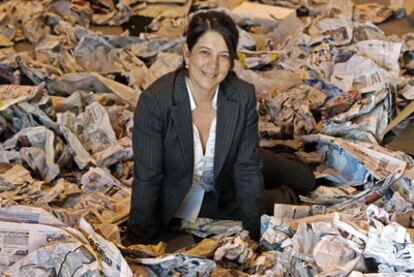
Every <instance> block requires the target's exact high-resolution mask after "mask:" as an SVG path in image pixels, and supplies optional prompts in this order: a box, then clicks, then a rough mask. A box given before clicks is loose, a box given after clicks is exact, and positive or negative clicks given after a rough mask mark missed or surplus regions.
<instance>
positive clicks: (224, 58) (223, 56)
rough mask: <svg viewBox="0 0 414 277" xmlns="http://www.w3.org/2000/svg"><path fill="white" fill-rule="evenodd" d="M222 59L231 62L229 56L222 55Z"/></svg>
mask: <svg viewBox="0 0 414 277" xmlns="http://www.w3.org/2000/svg"><path fill="white" fill-rule="evenodd" d="M220 58H222V59H223V60H229V59H230V56H229V55H227V54H223V55H220Z"/></svg>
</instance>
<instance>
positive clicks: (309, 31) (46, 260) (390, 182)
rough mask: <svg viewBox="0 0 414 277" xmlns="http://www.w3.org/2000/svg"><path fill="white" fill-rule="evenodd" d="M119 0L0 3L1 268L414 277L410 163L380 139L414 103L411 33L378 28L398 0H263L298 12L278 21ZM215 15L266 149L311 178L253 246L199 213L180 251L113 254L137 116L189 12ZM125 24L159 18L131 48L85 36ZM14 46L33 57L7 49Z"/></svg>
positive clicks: (21, 272) (170, 63)
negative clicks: (283, 149)
mask: <svg viewBox="0 0 414 277" xmlns="http://www.w3.org/2000/svg"><path fill="white" fill-rule="evenodd" d="M116 2H117V3H116V5H113V3H112V1H111V0H95V1H86V0H72V1H63V0H61V1H52V0H41V1H27V0H15V1H3V2H2V3H0V47H1V48H0V80H1V84H2V85H0V205H1V208H0V221H1V224H0V225H1V226H0V238H1V239H0V274H2V275H6V276H28V275H29V274H30V275H33V276H52V275H53V276H54V275H58V276H81V275H82V276H85V275H88V276H96V275H104V276H132V275H133V274H136V275H140V274H142V275H143V276H206V275H212V276H245V275H253V276H315V275H317V276H347V275H350V276H358V277H359V276H365V275H364V274H366V276H375V275H371V274H369V273H372V272H380V273H381V274H382V275H377V276H388V274H392V273H393V274H395V273H396V272H398V274H399V275H398V276H409V275H411V274H412V273H413V272H414V244H413V239H414V231H413V229H412V228H413V227H414V209H413V203H414V161H413V159H412V158H411V156H409V155H407V154H406V153H403V152H400V151H393V150H390V149H388V148H386V147H384V146H381V143H382V141H383V138H384V135H385V134H384V131H385V130H386V127H387V125H388V124H389V122H390V120H392V119H393V118H394V117H395V116H396V115H398V114H399V113H400V112H401V111H402V110H403V109H404V107H406V106H407V105H408V104H409V103H410V102H411V101H412V100H413V99H414V77H413V75H414V34H413V33H410V34H406V35H404V36H402V37H397V36H386V35H385V34H384V33H383V32H382V31H381V29H379V28H378V27H376V26H375V25H374V24H372V23H371V22H373V23H379V22H382V21H384V20H385V19H386V18H388V17H390V16H401V15H402V14H403V13H404V6H403V5H402V4H401V3H402V2H403V1H391V2H392V3H391V4H392V5H390V6H389V7H387V6H381V5H378V4H370V5H357V6H354V5H353V4H352V2H350V1H334V0H331V1H329V0H319V1H315V0H314V1H306V0H286V1H276V0H265V1H263V3H265V4H269V5H281V6H284V7H289V8H294V9H296V10H297V13H298V14H300V15H305V16H303V17H300V18H295V20H294V21H293V22H290V24H288V25H286V24H283V23H282V22H278V21H276V20H274V21H268V23H267V24H264V23H263V21H258V20H257V19H255V18H251V17H249V16H248V15H241V14H235V13H232V12H231V10H229V9H226V8H223V7H227V8H231V7H234V5H235V3H236V2H237V1H236V2H232V1H208V0H197V1H190V0H188V1H184V0H171V1H170V0H165V1H153V0H151V1H150V0H148V1H139V0H120V1H116ZM399 3H400V4H401V5H399ZM236 4H237V3H236ZM167 7H168V8H167ZM210 8H218V9H220V10H224V11H225V12H227V13H229V14H230V15H231V16H232V17H233V19H234V20H235V22H236V23H237V25H238V26H239V31H240V43H239V46H238V58H239V59H238V62H237V63H236V66H235V69H234V70H235V72H236V74H237V75H238V76H239V77H240V78H242V79H244V80H246V81H249V82H251V83H253V84H254V85H255V87H256V91H257V99H258V102H257V104H258V111H259V114H260V124H259V129H260V134H261V138H262V139H261V145H262V146H267V147H272V146H275V145H280V144H282V145H287V146H290V147H292V148H294V149H295V150H296V153H297V154H298V155H299V156H301V157H302V158H303V159H305V160H306V161H308V162H309V163H310V164H311V165H313V166H314V168H315V171H314V172H315V175H316V177H317V178H318V179H319V180H320V183H321V184H322V185H320V186H319V187H318V188H317V189H316V190H315V191H313V192H312V193H311V194H310V195H303V196H301V200H302V202H304V203H306V204H307V205H303V206H289V205H275V214H274V216H271V217H270V216H266V215H264V216H263V217H262V237H261V241H260V243H256V242H254V241H252V240H250V239H249V237H248V234H247V232H246V231H244V230H243V229H242V227H241V225H240V222H233V221H214V220H209V219H199V220H198V221H197V222H195V223H193V224H188V226H185V229H186V230H187V231H188V232H191V233H193V234H196V235H197V236H200V237H204V238H205V239H204V240H203V241H202V242H200V243H199V244H197V245H193V246H190V247H188V248H186V249H182V250H179V251H177V252H176V253H174V254H171V253H166V251H165V244H164V243H160V244H159V245H133V246H130V247H124V246H123V245H122V243H121V236H122V234H123V232H124V227H122V226H125V224H123V223H125V222H126V220H127V218H128V213H129V201H130V193H131V187H130V186H131V180H132V174H133V173H132V163H133V161H132V155H133V154H132V148H131V130H132V129H131V128H132V126H133V110H134V108H135V106H136V103H137V100H138V97H139V95H140V92H141V91H142V90H143V89H145V87H147V86H148V85H149V84H150V83H151V82H153V81H154V80H155V79H156V78H158V77H159V76H161V75H163V74H165V73H167V72H169V71H172V70H174V69H175V68H177V67H179V66H180V65H181V63H182V57H181V50H182V46H183V43H184V36H183V35H184V31H185V27H186V24H187V23H188V16H189V12H190V10H191V11H195V10H199V9H210ZM134 15H142V16H152V17H154V20H153V21H152V22H151V24H150V25H149V26H147V30H148V32H146V33H141V34H140V35H139V37H134V36H129V35H128V31H127V32H125V33H123V34H121V35H102V34H100V33H98V32H94V31H92V29H93V28H91V26H92V25H114V26H119V25H121V24H123V23H125V22H128V21H129V20H130V19H131V17H132V16H134ZM23 40H25V41H28V42H30V43H31V48H30V49H29V51H26V52H19V53H16V51H15V48H14V46H15V44H18V43H19V42H21V41H23ZM409 119H411V118H410V117H408V119H407V120H406V121H405V122H403V124H402V125H404V124H407V121H408V120H409ZM402 125H398V126H397V127H396V128H394V129H393V130H392V132H394V133H396V134H398V132H399V130H401V129H402V128H403V126H402ZM393 276H395V275H393Z"/></svg>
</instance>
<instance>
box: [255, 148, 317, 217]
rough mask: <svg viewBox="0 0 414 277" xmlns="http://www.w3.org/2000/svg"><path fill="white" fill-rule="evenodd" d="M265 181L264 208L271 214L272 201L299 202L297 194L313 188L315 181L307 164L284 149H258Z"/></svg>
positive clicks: (305, 192)
mask: <svg viewBox="0 0 414 277" xmlns="http://www.w3.org/2000/svg"><path fill="white" fill-rule="evenodd" d="M260 156H261V157H262V161H263V178H264V183H265V194H264V200H265V208H266V213H267V214H270V215H271V214H273V206H274V203H283V204H299V203H300V201H299V198H298V195H299V194H307V193H308V192H310V191H312V190H313V189H315V186H316V182H315V177H314V175H313V172H312V170H311V169H310V167H309V165H308V164H306V163H305V162H304V161H302V160H301V159H300V158H299V157H298V156H296V155H295V154H293V153H289V152H286V151H279V152H277V151H272V150H269V149H264V148H261V149H260Z"/></svg>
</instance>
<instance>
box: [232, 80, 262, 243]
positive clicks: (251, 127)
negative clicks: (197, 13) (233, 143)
mask: <svg viewBox="0 0 414 277" xmlns="http://www.w3.org/2000/svg"><path fill="white" fill-rule="evenodd" d="M246 114H247V115H246V121H245V122H244V130H243V134H242V138H241V143H240V146H239V150H238V153H237V157H236V161H235V164H234V180H235V185H236V193H237V199H238V202H239V207H240V213H241V219H242V221H243V226H244V228H246V229H247V230H248V231H249V232H250V236H251V237H252V238H253V239H255V240H258V239H259V238H260V217H261V216H262V215H263V213H264V202H263V192H264V185H263V175H262V170H261V160H260V157H259V132H258V115H257V111H256V95H255V91H254V88H253V86H252V88H251V90H249V95H248V102H247V106H246Z"/></svg>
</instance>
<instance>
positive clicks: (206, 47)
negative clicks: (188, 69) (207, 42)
mask: <svg viewBox="0 0 414 277" xmlns="http://www.w3.org/2000/svg"><path fill="white" fill-rule="evenodd" d="M199 49H203V50H204V49H207V50H210V51H211V50H212V48H210V47H208V46H200V48H199ZM219 53H227V54H228V53H230V52H229V51H228V50H223V51H219Z"/></svg>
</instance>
